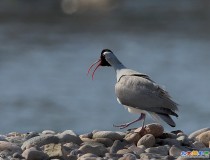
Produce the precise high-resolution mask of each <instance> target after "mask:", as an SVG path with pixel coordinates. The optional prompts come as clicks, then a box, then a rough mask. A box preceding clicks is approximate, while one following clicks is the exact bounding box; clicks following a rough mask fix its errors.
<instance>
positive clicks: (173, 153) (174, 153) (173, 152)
mask: <svg viewBox="0 0 210 160" xmlns="http://www.w3.org/2000/svg"><path fill="white" fill-rule="evenodd" d="M181 152H182V150H181V149H179V148H178V147H176V146H172V147H171V148H170V149H169V155H170V156H173V157H175V158H177V157H179V156H180V155H181Z"/></svg>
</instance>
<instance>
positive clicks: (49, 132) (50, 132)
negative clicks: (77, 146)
mask: <svg viewBox="0 0 210 160" xmlns="http://www.w3.org/2000/svg"><path fill="white" fill-rule="evenodd" d="M42 134H55V131H52V130H44V131H42Z"/></svg>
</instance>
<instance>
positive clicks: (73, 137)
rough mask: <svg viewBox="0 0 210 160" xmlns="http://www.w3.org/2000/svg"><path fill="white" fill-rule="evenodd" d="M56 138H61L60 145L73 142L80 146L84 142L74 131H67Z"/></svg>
mask: <svg viewBox="0 0 210 160" xmlns="http://www.w3.org/2000/svg"><path fill="white" fill-rule="evenodd" d="M56 136H57V137H58V138H59V140H60V143H70V142H73V143H76V144H78V145H80V144H81V143H82V140H81V139H80V137H79V136H78V135H77V134H76V133H74V132H73V131H72V130H66V131H64V132H62V133H59V134H57V135H56Z"/></svg>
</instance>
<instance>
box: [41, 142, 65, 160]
mask: <svg viewBox="0 0 210 160" xmlns="http://www.w3.org/2000/svg"><path fill="white" fill-rule="evenodd" d="M44 153H46V154H47V155H48V156H49V157H50V158H55V157H56V158H62V157H65V158H66V157H67V154H68V152H67V151H66V150H65V149H64V148H63V147H62V145H61V144H60V143H59V144H53V143H51V144H47V145H44Z"/></svg>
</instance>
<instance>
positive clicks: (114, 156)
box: [105, 153, 123, 160]
mask: <svg viewBox="0 0 210 160" xmlns="http://www.w3.org/2000/svg"><path fill="white" fill-rule="evenodd" d="M122 156H123V155H121V154H116V153H106V154H105V157H106V159H109V160H110V159H111V160H118V159H119V158H120V157H122Z"/></svg>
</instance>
